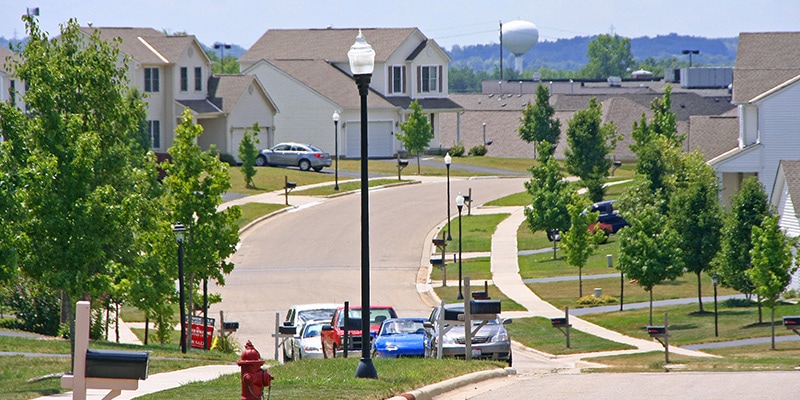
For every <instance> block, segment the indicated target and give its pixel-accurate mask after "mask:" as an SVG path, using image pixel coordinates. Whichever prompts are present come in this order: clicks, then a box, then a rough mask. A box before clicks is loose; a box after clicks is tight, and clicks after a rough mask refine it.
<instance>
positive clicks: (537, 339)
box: [506, 317, 633, 354]
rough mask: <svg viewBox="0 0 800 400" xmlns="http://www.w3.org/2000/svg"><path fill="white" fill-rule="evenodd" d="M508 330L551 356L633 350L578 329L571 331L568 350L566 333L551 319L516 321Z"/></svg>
mask: <svg viewBox="0 0 800 400" xmlns="http://www.w3.org/2000/svg"><path fill="white" fill-rule="evenodd" d="M506 329H507V330H508V333H509V335H511V337H512V338H514V340H516V341H518V342H520V343H522V344H523V345H525V346H528V347H532V348H535V349H537V350H541V351H544V352H546V353H550V354H576V353H591V352H597V351H608V350H627V349H632V348H633V347H632V346H628V345H625V344H621V343H617V342H612V341H610V340H605V339H601V338H599V337H597V336H593V335H589V334H586V333H583V332H581V331H579V330H577V329H570V332H569V339H570V347H569V348H567V339H566V335H565V331H563V330H559V329H557V328H554V327H553V325H552V324H551V322H550V320H549V319H547V318H541V317H535V318H517V319H514V322H513V323H512V324H510V325H507V326H506Z"/></svg>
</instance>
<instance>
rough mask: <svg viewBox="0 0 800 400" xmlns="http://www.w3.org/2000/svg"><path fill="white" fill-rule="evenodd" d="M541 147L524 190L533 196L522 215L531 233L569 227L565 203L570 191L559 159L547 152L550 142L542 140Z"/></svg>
mask: <svg viewBox="0 0 800 400" xmlns="http://www.w3.org/2000/svg"><path fill="white" fill-rule="evenodd" d="M542 147H543V148H542V152H541V153H540V154H542V157H541V159H540V162H539V164H538V165H534V166H532V167H531V168H530V171H531V175H532V178H531V180H530V181H528V182H525V189H526V190H527V191H528V193H529V194H530V195H531V198H532V205H531V206H530V207H526V208H525V218H526V220H527V222H528V227H529V228H530V229H531V231H533V232H536V231H545V232H549V231H550V230H553V229H558V230H559V231H561V232H564V231H566V230H567V229H569V213H568V211H567V204H569V202H570V198H571V194H570V191H569V187H568V186H567V182H566V181H565V180H564V176H563V175H562V174H561V171H560V170H559V166H558V161H556V160H555V158H554V157H552V156H549V155H548V154H550V143H549V142H542Z"/></svg>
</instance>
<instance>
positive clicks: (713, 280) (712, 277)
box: [711, 274, 719, 286]
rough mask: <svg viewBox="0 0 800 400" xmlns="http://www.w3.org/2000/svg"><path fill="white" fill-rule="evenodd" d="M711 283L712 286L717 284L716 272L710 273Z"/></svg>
mask: <svg viewBox="0 0 800 400" xmlns="http://www.w3.org/2000/svg"><path fill="white" fill-rule="evenodd" d="M711 283H712V284H713V285H714V286H717V284H718V283H719V276H717V274H714V275H711Z"/></svg>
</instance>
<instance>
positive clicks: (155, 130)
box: [147, 120, 161, 149]
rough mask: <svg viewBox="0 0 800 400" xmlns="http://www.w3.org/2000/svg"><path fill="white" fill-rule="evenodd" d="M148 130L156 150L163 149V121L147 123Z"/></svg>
mask: <svg viewBox="0 0 800 400" xmlns="http://www.w3.org/2000/svg"><path fill="white" fill-rule="evenodd" d="M147 130H148V133H149V134H150V140H151V142H152V146H153V148H154V149H160V148H161V121H157V120H156V121H147Z"/></svg>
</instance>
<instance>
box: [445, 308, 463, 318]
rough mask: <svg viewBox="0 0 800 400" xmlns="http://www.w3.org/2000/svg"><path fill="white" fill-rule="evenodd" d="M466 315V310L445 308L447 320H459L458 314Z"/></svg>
mask: <svg viewBox="0 0 800 400" xmlns="http://www.w3.org/2000/svg"><path fill="white" fill-rule="evenodd" d="M459 315H464V311H462V310H451V309H448V308H445V309H444V319H445V321H458V316H459Z"/></svg>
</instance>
